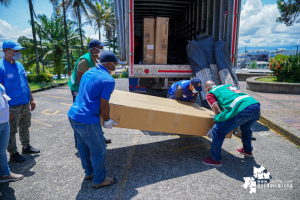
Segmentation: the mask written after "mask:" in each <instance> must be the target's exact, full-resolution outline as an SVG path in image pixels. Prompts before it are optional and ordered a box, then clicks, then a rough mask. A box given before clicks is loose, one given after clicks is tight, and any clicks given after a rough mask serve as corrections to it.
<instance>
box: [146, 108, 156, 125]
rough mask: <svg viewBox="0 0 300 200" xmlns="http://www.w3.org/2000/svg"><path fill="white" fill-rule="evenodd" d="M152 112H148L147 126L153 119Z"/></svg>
mask: <svg viewBox="0 0 300 200" xmlns="http://www.w3.org/2000/svg"><path fill="white" fill-rule="evenodd" d="M154 113H155V111H154V110H150V111H149V114H148V119H147V124H152V122H153V118H154Z"/></svg>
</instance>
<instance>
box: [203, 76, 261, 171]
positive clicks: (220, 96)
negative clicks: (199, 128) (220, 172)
mask: <svg viewBox="0 0 300 200" xmlns="http://www.w3.org/2000/svg"><path fill="white" fill-rule="evenodd" d="M205 90H206V92H207V93H208V94H207V96H206V98H207V101H208V103H209V104H210V106H211V108H212V109H213V111H214V112H215V117H214V121H215V122H216V124H215V125H214V127H213V128H212V129H211V130H210V131H209V132H208V133H207V136H209V137H210V138H212V143H211V149H210V153H211V157H209V158H206V159H203V160H202V162H203V163H205V164H207V165H212V166H217V167H220V166H221V165H222V162H221V160H222V157H221V147H222V144H223V141H224V139H225V136H226V135H227V134H228V133H229V132H231V131H232V130H234V129H235V128H237V127H239V126H240V128H241V131H242V133H243V134H242V142H243V148H241V149H238V150H237V151H238V152H240V154H243V155H245V156H248V157H253V155H252V150H253V147H252V145H251V140H252V139H251V137H252V130H251V126H252V125H253V124H254V123H255V122H256V121H257V120H258V119H259V118H260V104H259V102H258V101H256V100H255V99H254V98H253V97H251V96H249V95H247V94H245V93H243V92H242V91H241V90H239V89H238V88H237V87H235V86H232V85H216V84H215V83H214V82H213V81H207V82H206V83H205Z"/></svg>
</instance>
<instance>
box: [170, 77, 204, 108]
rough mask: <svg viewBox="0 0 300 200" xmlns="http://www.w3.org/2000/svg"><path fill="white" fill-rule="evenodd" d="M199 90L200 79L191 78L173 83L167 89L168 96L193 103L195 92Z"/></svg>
mask: <svg viewBox="0 0 300 200" xmlns="http://www.w3.org/2000/svg"><path fill="white" fill-rule="evenodd" d="M201 91H202V88H201V81H200V79H199V78H192V79H191V80H183V81H179V82H177V83H174V84H173V85H172V86H171V87H170V89H169V93H168V98H169V99H176V100H180V101H187V102H192V103H195V100H196V99H197V94H198V92H201Z"/></svg>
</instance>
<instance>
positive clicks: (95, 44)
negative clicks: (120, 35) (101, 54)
mask: <svg viewBox="0 0 300 200" xmlns="http://www.w3.org/2000/svg"><path fill="white" fill-rule="evenodd" d="M103 46H106V44H105V43H102V42H100V41H99V40H96V39H93V40H91V41H90V42H89V49H91V48H93V47H103Z"/></svg>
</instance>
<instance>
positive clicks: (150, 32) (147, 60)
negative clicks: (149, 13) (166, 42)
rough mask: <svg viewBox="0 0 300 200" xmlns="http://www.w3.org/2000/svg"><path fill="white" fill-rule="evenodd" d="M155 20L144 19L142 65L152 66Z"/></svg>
mask: <svg viewBox="0 0 300 200" xmlns="http://www.w3.org/2000/svg"><path fill="white" fill-rule="evenodd" d="M154 42H155V19H154V18H149V17H147V18H144V24H143V64H154Z"/></svg>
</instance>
